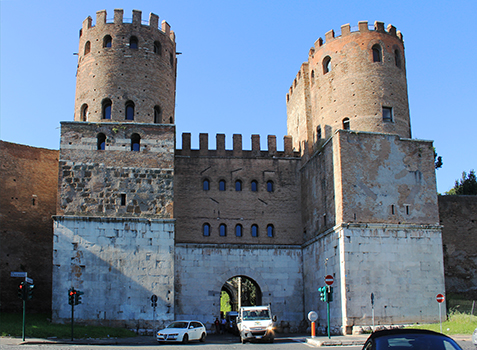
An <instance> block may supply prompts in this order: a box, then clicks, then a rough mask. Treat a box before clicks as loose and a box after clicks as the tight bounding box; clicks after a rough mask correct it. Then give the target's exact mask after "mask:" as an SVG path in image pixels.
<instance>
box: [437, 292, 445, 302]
mask: <svg viewBox="0 0 477 350" xmlns="http://www.w3.org/2000/svg"><path fill="white" fill-rule="evenodd" d="M445 299H446V298H444V296H443V295H442V294H437V295H436V300H437V302H438V303H442V302H443V301H444V300H445Z"/></svg>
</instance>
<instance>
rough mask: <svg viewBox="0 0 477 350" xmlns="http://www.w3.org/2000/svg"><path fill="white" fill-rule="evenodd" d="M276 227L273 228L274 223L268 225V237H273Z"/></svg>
mask: <svg viewBox="0 0 477 350" xmlns="http://www.w3.org/2000/svg"><path fill="white" fill-rule="evenodd" d="M274 233H275V232H274V229H273V225H272V224H270V225H268V226H267V236H268V237H273V236H274Z"/></svg>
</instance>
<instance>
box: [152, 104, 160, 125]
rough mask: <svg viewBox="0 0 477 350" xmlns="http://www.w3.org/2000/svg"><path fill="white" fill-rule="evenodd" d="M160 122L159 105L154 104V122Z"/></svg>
mask: <svg viewBox="0 0 477 350" xmlns="http://www.w3.org/2000/svg"><path fill="white" fill-rule="evenodd" d="M161 123H162V111H161V107H159V106H155V107H154V124H161Z"/></svg>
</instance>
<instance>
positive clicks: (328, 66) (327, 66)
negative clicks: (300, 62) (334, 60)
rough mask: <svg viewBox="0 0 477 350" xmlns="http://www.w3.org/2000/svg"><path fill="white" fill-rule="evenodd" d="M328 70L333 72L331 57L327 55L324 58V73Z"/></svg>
mask: <svg viewBox="0 0 477 350" xmlns="http://www.w3.org/2000/svg"><path fill="white" fill-rule="evenodd" d="M328 72H331V57H330V56H326V57H325V58H324V59H323V74H326V73H328Z"/></svg>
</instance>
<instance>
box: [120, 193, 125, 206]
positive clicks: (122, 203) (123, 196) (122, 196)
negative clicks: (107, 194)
mask: <svg viewBox="0 0 477 350" xmlns="http://www.w3.org/2000/svg"><path fill="white" fill-rule="evenodd" d="M121 205H126V193H121Z"/></svg>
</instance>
